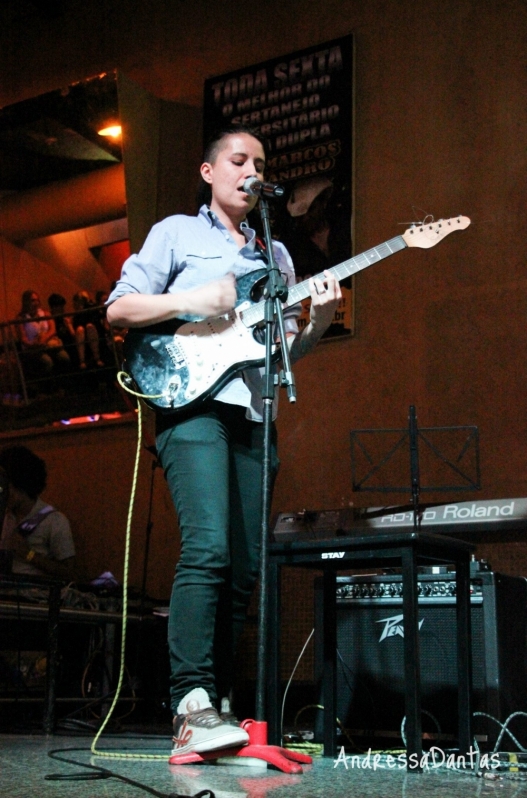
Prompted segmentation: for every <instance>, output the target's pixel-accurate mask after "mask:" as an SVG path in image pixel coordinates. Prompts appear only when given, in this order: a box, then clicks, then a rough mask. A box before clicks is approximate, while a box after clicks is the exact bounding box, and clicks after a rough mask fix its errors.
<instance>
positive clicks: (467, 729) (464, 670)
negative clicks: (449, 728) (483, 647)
mask: <svg viewBox="0 0 527 798" xmlns="http://www.w3.org/2000/svg"><path fill="white" fill-rule="evenodd" d="M456 596H457V601H456V610H457V662H458V684H459V692H458V719H459V753H460V754H462V755H466V754H467V753H468V752H469V750H470V746H471V745H472V740H473V738H472V640H471V618H470V562H469V561H468V559H467V560H464V561H463V562H459V561H458V563H457V566H456Z"/></svg>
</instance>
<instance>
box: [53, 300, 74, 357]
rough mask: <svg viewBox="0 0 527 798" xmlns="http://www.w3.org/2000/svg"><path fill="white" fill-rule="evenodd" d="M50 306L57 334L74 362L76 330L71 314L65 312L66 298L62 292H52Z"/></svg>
mask: <svg viewBox="0 0 527 798" xmlns="http://www.w3.org/2000/svg"><path fill="white" fill-rule="evenodd" d="M48 308H49V312H50V313H51V315H52V316H54V317H55V318H54V319H53V322H54V324H55V330H56V333H57V336H58V337H59V338H60V340H61V341H62V343H63V345H64V347H65V349H66V351H67V352H68V354H69V356H70V360H71V361H72V362H74V361H76V357H77V350H76V339H75V330H74V328H73V321H72V318H71V316H68V315H66V314H65V311H66V299H65V298H64V297H63V296H62V295H61V294H50V295H49V296H48Z"/></svg>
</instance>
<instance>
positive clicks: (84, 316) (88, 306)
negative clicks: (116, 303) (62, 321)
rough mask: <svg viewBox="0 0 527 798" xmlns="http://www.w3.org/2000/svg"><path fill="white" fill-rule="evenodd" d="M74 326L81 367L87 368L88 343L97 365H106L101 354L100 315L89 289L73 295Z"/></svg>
mask: <svg viewBox="0 0 527 798" xmlns="http://www.w3.org/2000/svg"><path fill="white" fill-rule="evenodd" d="M73 307H74V308H75V313H74V315H73V327H74V330H75V341H76V344H77V354H78V357H79V368H81V369H85V368H86V344H87V345H88V350H89V352H90V354H91V356H92V359H93V362H94V364H95V365H96V366H98V367H102V366H104V363H103V361H102V360H101V354H100V341H99V339H100V334H101V331H100V329H99V316H98V313H97V311H96V310H94V308H95V305H94V303H93V301H92V300H91V299H90V295H89V294H88V292H87V291H78V292H77V293H76V294H74V295H73Z"/></svg>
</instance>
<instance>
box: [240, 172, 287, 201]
mask: <svg viewBox="0 0 527 798" xmlns="http://www.w3.org/2000/svg"><path fill="white" fill-rule="evenodd" d="M243 190H244V191H245V193H246V194H250V195H251V196H252V197H261V198H262V199H275V198H276V197H283V196H284V194H285V190H284V187H283V186H281V185H279V184H278V183H263V182H262V181H261V180H258V178H257V177H248V178H247V180H246V181H245V182H244V184H243Z"/></svg>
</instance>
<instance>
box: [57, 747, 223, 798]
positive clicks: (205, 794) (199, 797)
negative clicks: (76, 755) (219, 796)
mask: <svg viewBox="0 0 527 798" xmlns="http://www.w3.org/2000/svg"><path fill="white" fill-rule="evenodd" d="M65 751H87V752H88V753H91V751H90V749H89V748H55V749H53V750H52V751H48V756H49V757H50V758H51V759H56V760H57V761H58V762H66V763H67V764H68V765H76V766H78V767H81V768H89V769H90V770H94V771H95V773H72V774H71V775H68V774H66V773H49V774H48V775H47V776H44V778H45V779H46V780H47V781H96V780H98V779H118V780H119V781H122V782H124V783H125V784H129V785H130V786H132V787H137V788H138V789H140V790H144V792H147V793H148V794H149V795H154V796H155V798H215V795H214V793H213V792H212V790H201V791H200V792H197V793H196V794H195V795H193V796H188V795H180V794H179V793H175V792H171V793H165V792H158V791H157V790H154V789H153V788H152V787H148V786H147V785H146V784H142V783H141V782H140V781H135V779H129V778H128V777H127V776H121V774H120V773H114V772H113V771H112V770H107V769H106V768H102V767H99V766H98V765H90V764H88V763H87V762H79V761H78V760H76V759H69V758H67V757H64V756H58V754H62V753H64V752H65Z"/></svg>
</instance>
